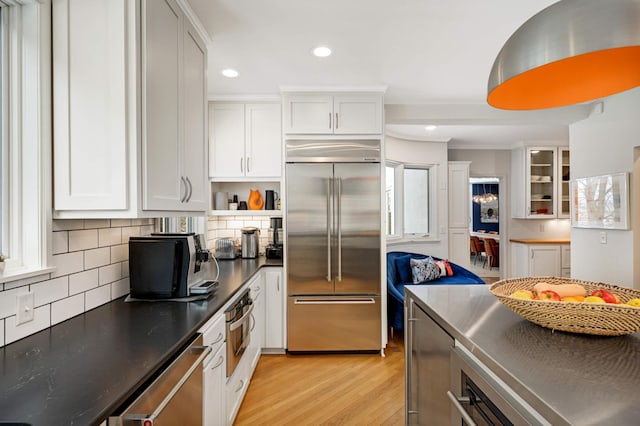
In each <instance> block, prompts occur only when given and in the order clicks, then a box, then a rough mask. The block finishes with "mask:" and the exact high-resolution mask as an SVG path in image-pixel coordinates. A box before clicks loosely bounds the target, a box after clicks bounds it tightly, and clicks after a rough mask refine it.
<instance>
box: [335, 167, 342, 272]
mask: <svg viewBox="0 0 640 426" xmlns="http://www.w3.org/2000/svg"><path fill="white" fill-rule="evenodd" d="M336 200H337V201H336V202H337V204H338V206H337V207H338V208H337V216H338V219H337V221H338V226H337V228H338V276H337V279H338V282H340V281H342V178H338V195H337V197H336Z"/></svg>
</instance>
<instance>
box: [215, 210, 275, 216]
mask: <svg viewBox="0 0 640 426" xmlns="http://www.w3.org/2000/svg"><path fill="white" fill-rule="evenodd" d="M207 214H208V215H209V216H274V217H279V216H282V210H209V211H208V212H207Z"/></svg>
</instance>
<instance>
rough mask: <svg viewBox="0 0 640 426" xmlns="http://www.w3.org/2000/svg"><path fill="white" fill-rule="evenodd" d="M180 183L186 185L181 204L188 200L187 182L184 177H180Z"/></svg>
mask: <svg viewBox="0 0 640 426" xmlns="http://www.w3.org/2000/svg"><path fill="white" fill-rule="evenodd" d="M180 182H182V183H183V184H184V194H183V195H181V196H180V202H181V203H184V200H186V199H187V192H188V191H187V181H186V180H185V178H184V176H180Z"/></svg>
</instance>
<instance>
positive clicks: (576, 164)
mask: <svg viewBox="0 0 640 426" xmlns="http://www.w3.org/2000/svg"><path fill="white" fill-rule="evenodd" d="M603 103H604V108H603V112H602V113H601V114H600V113H597V112H596V113H593V114H592V115H591V116H590V117H589V118H588V119H586V120H584V121H581V122H578V123H575V124H573V125H571V126H570V147H571V178H572V179H574V178H578V177H588V176H599V175H603V174H608V173H617V172H632V171H633V165H634V164H633V163H634V148H635V147H636V146H638V145H640V138H639V135H640V120H639V119H638V111H639V110H640V89H634V90H631V91H628V92H624V93H621V94H618V95H615V96H611V97H609V98H606V99H604V101H603ZM631 189H632V190H633V188H631ZM634 213H635V209H634V206H633V205H632V206H631V215H633V214H634ZM600 232H602V230H599V229H581V228H572V229H571V276H572V277H574V278H580V279H585V280H589V281H602V282H608V283H613V284H618V285H623V286H627V287H632V286H635V287H636V288H640V283H639V282H634V278H633V277H634V262H633V259H634V242H633V241H634V236H633V231H632V230H607V231H606V233H607V244H600V242H599V239H600Z"/></svg>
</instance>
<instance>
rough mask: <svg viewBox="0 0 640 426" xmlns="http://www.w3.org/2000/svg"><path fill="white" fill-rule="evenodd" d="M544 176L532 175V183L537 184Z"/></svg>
mask: <svg viewBox="0 0 640 426" xmlns="http://www.w3.org/2000/svg"><path fill="white" fill-rule="evenodd" d="M541 177H542V176H538V175H531V181H532V182H537V181H539V180H540V178H541Z"/></svg>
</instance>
